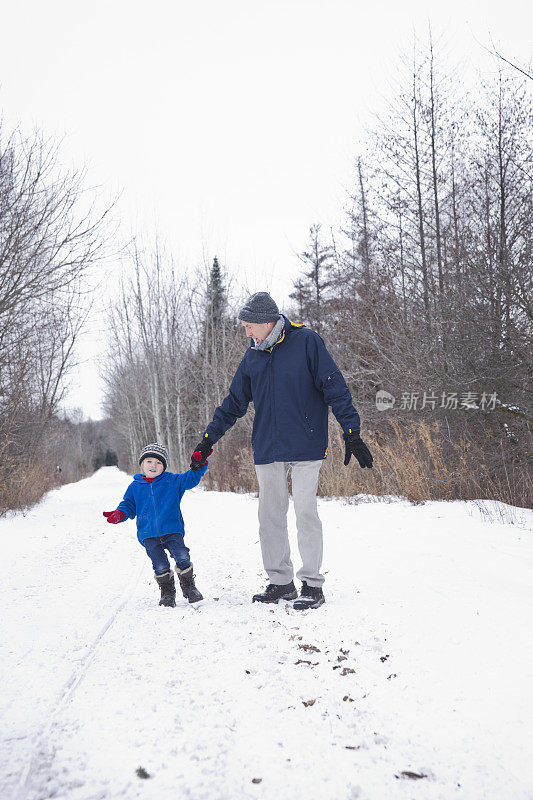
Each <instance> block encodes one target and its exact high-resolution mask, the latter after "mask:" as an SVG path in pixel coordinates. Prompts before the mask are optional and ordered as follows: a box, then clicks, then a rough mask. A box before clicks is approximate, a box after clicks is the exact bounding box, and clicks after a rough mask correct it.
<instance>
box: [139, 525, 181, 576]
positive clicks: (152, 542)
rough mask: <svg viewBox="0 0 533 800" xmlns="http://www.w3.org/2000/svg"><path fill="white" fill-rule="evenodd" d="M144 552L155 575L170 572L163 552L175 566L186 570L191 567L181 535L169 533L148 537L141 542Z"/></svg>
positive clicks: (168, 563)
mask: <svg viewBox="0 0 533 800" xmlns="http://www.w3.org/2000/svg"><path fill="white" fill-rule="evenodd" d="M143 544H144V546H145V548H146V552H147V553H148V556H149V558H150V560H151V562H152V566H153V568H154V572H155V574H156V575H164V574H165V572H170V562H169V560H168V556H167V554H166V553H165V550H168V552H169V553H170V555H171V556H172V558H173V559H174V561H175V562H176V566H177V567H179V568H180V569H187V567H190V566H191V559H190V556H189V548H188V547H186V546H185V542H184V541H183V535H182V534H181V533H169V534H168V535H167V536H150V537H149V538H148V539H145V540H144V542H143Z"/></svg>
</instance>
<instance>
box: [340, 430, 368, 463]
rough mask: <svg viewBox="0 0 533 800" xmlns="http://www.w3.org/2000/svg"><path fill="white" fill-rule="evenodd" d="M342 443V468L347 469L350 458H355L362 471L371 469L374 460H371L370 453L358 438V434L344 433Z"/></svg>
mask: <svg viewBox="0 0 533 800" xmlns="http://www.w3.org/2000/svg"><path fill="white" fill-rule="evenodd" d="M344 443H345V448H346V449H345V451H344V466H345V467H347V466H348V464H349V463H350V458H351V457H352V456H355V457H356V459H357V460H358V461H359V466H360V467H361V468H362V469H364V468H365V467H368V468H369V469H372V462H373V461H374V459H373V458H372V453H371V452H370V450H369V449H368V447H367V446H366V444H365V443H364V442H363V440H362V439H361V437H360V436H359V432H357V433H345V434H344Z"/></svg>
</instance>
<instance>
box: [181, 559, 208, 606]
mask: <svg viewBox="0 0 533 800" xmlns="http://www.w3.org/2000/svg"><path fill="white" fill-rule="evenodd" d="M176 572H177V573H178V578H179V581H180V586H181V591H182V592H183V596H184V597H185V599H186V600H188V601H189V603H198V602H200V600H203V599H204V598H203V596H202V594H201V593H200V592H199V591H198V589H197V588H196V586H195V583H194V575H193V571H192V564H191V566H190V567H187V569H180V568H179V567H176Z"/></svg>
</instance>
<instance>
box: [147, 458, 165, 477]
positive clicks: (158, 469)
mask: <svg viewBox="0 0 533 800" xmlns="http://www.w3.org/2000/svg"><path fill="white" fill-rule="evenodd" d="M143 467H144V474H145V475H146V477H147V478H157V476H158V475H161V473H162V472H163V462H162V461H159V459H158V458H151V457H149V458H145V459H144V461H143Z"/></svg>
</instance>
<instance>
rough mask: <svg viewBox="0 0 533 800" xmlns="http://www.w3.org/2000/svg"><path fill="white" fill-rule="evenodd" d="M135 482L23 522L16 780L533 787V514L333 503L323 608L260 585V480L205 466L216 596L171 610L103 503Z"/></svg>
mask: <svg viewBox="0 0 533 800" xmlns="http://www.w3.org/2000/svg"><path fill="white" fill-rule="evenodd" d="M129 480H130V478H129V477H128V476H127V475H125V474H124V473H122V472H119V470H118V469H117V468H115V467H108V468H104V469H101V470H100V471H99V472H97V473H96V474H95V475H94V476H93V477H91V478H88V479H87V480H83V481H80V482H79V483H76V484H71V485H68V486H65V487H63V488H61V489H58V490H56V491H53V492H50V493H49V494H48V495H47V497H46V498H45V499H44V500H43V501H42V502H41V503H40V505H38V506H37V507H36V508H34V509H33V510H32V511H30V512H29V513H27V514H26V515H24V516H23V515H13V516H11V517H9V518H8V519H4V520H2V521H1V522H0V537H1V552H2V563H3V569H2V588H1V595H0V603H1V607H2V615H1V617H2V619H1V626H0V655H1V667H0V671H1V676H2V682H1V699H0V714H1V728H0V744H1V747H0V798H1V800H11V799H13V800H44V799H45V798H60V799H64V800H108V799H109V800H116V798H127V800H130V799H133V798H146V800H161V798H165V799H166V800H241V798H243V799H245V798H246V800H248V798H264V799H265V800H266V799H267V798H268V800H299V799H300V798H317V799H319V800H356V798H357V799H358V800H359V799H360V800H380V798H400V800H403V798H405V800H418V799H419V798H421V799H423V800H433V799H435V800H437V798H438V799H439V800H452V798H464V799H465V800H492V799H494V800H531V798H533V751H532V741H533V724H532V717H533V713H532V712H533V703H532V687H533V646H532V638H531V630H532V624H531V623H532V594H533V592H532V589H533V535H532V523H533V512H531V511H528V510H524V509H511V508H509V507H506V506H503V505H502V504H497V505H496V506H495V509H496V510H499V511H500V512H502V516H503V519H502V521H501V522H500V521H499V522H490V521H488V520H487V519H486V517H485V516H484V515H483V514H481V513H480V510H479V507H478V506H477V505H476V504H475V503H464V502H455V503H444V502H442V503H426V504H424V505H419V506H412V505H410V504H408V503H407V502H404V501H399V500H392V501H391V502H387V503H385V502H360V503H359V504H354V505H348V504H345V503H342V502H340V501H320V513H321V516H322V520H323V523H324V530H325V558H324V571H325V572H326V584H325V587H324V589H325V594H326V599H327V602H326V604H325V605H324V606H323V607H322V608H320V609H318V610H313V611H307V612H305V613H302V612H297V611H294V610H293V609H291V607H290V604H280V605H278V606H269V605H267V606H265V605H261V604H258V603H255V604H252V603H251V602H250V600H251V595H252V594H253V593H254V592H256V591H258V590H259V589H260V588H261V587H262V586H264V585H265V580H264V574H263V571H262V568H261V561H260V549H259V543H258V533H257V499H256V498H255V497H252V496H250V495H232V494H225V493H215V492H205V491H203V490H202V489H201V488H198V489H195V490H193V491H190V492H187V493H186V495H185V498H184V501H183V513H184V517H185V523H186V527H187V535H186V541H187V542H188V544H189V547H190V548H191V553H192V556H193V561H194V564H195V572H196V575H197V584H198V587H199V588H200V590H201V591H202V592H203V594H204V596H205V601H204V603H203V604H201V605H200V606H199V607H198V608H197V609H195V608H193V607H191V606H189V605H188V604H186V603H185V601H184V599H183V598H181V596H180V599H179V602H178V606H177V608H175V609H170V608H161V607H159V606H158V599H159V591H158V588H157V586H156V584H155V582H154V580H153V576H152V570H151V564H150V561H149V559H148V558H147V556H146V554H145V551H144V550H143V548H142V547H141V546H140V545H139V544H138V542H137V539H136V536H135V524H134V523H133V522H126V523H123V524H122V525H118V526H111V525H108V524H107V523H106V522H105V520H104V518H103V517H102V511H103V510H111V509H113V508H115V507H116V505H117V503H118V501H119V500H120V498H121V497H122V494H123V491H124V489H125V487H126V486H127V484H128V482H129ZM364 499H365V498H363V500H364ZM366 499H368V498H366ZM292 513H293V512H292V510H291V536H292V537H293V540H294V519H293V517H292ZM506 514H508V515H509V516H512V517H513V524H511V523H510V522H509V521H505V515H506ZM293 554H294V562H295V565H296V567H297V566H299V561H298V557H297V551H296V550H295V549H294V551H293ZM139 773H140V774H139ZM142 775H144V776H145V777H141V776H142ZM147 776H149V777H147ZM421 776H423V777H421Z"/></svg>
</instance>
